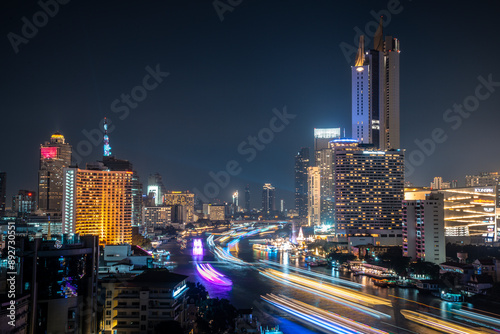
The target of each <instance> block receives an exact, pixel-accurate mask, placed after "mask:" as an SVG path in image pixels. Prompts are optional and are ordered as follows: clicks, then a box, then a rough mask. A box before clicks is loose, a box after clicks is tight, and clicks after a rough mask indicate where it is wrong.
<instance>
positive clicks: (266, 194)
mask: <svg viewBox="0 0 500 334" xmlns="http://www.w3.org/2000/svg"><path fill="white" fill-rule="evenodd" d="M274 211H276V189H275V188H274V187H273V186H272V185H271V183H266V184H264V186H263V187H262V213H263V214H264V215H270V214H273V212H274Z"/></svg>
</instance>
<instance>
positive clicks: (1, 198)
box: [0, 172, 7, 216]
mask: <svg viewBox="0 0 500 334" xmlns="http://www.w3.org/2000/svg"><path fill="white" fill-rule="evenodd" d="M6 199H7V173H5V172H0V216H2V215H3V214H4V213H5V202H6Z"/></svg>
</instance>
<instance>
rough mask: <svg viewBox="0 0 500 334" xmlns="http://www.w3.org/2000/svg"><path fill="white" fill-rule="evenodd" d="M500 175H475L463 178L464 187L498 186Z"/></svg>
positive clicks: (494, 173) (495, 173)
mask: <svg viewBox="0 0 500 334" xmlns="http://www.w3.org/2000/svg"><path fill="white" fill-rule="evenodd" d="M499 181H500V175H499V173H498V172H489V173H479V174H477V175H467V176H465V186H466V187H488V186H496V185H498V184H499Z"/></svg>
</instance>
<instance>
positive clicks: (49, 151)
mask: <svg viewBox="0 0 500 334" xmlns="http://www.w3.org/2000/svg"><path fill="white" fill-rule="evenodd" d="M40 153H41V154H42V157H43V158H44V159H53V158H57V147H42V148H41V149H40Z"/></svg>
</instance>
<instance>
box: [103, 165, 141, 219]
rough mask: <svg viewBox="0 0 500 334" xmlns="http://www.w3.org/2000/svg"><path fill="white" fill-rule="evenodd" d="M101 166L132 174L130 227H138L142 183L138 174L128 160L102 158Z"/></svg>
mask: <svg viewBox="0 0 500 334" xmlns="http://www.w3.org/2000/svg"><path fill="white" fill-rule="evenodd" d="M102 160H103V161H102V162H103V164H104V165H105V166H106V167H108V168H109V169H110V170H112V171H129V172H132V226H139V225H141V223H142V221H143V220H142V201H143V200H142V183H141V181H140V179H139V174H138V173H137V171H135V170H134V168H133V165H132V163H131V162H130V161H128V160H121V159H116V158H115V157H112V156H104V157H103V159H102Z"/></svg>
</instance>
